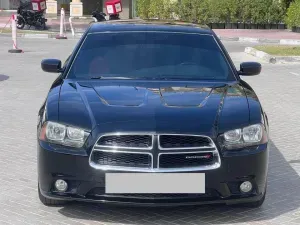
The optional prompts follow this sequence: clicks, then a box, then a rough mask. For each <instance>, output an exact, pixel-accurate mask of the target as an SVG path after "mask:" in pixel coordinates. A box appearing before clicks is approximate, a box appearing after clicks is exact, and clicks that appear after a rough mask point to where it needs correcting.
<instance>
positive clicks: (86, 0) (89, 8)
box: [81, 0, 103, 15]
mask: <svg viewBox="0 0 300 225" xmlns="http://www.w3.org/2000/svg"><path fill="white" fill-rule="evenodd" d="M81 2H82V3H83V14H84V15H91V13H92V12H93V11H95V10H96V9H97V7H98V5H99V10H102V6H103V2H102V0H81Z"/></svg>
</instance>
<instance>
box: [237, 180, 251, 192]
mask: <svg viewBox="0 0 300 225" xmlns="http://www.w3.org/2000/svg"><path fill="white" fill-rule="evenodd" d="M240 190H241V192H244V193H248V192H250V191H251V190H252V184H251V182H250V181H245V182H243V183H242V184H241V185H240Z"/></svg>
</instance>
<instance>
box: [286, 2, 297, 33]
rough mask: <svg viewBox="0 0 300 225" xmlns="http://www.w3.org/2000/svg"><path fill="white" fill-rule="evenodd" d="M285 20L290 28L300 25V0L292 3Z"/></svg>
mask: <svg viewBox="0 0 300 225" xmlns="http://www.w3.org/2000/svg"><path fill="white" fill-rule="evenodd" d="M285 22H286V24H287V25H288V27H289V28H292V27H297V26H300V0H296V1H295V2H292V3H291V4H290V7H289V8H288V10H287V15H286V18H285Z"/></svg>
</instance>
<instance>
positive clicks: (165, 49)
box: [68, 31, 234, 80]
mask: <svg viewBox="0 0 300 225" xmlns="http://www.w3.org/2000/svg"><path fill="white" fill-rule="evenodd" d="M100 76H101V77H128V78H142V79H176V78H178V79H184V78H185V79H200V80H201V79H205V80H206V79H207V80H233V79H234V76H233V74H232V71H231V69H230V67H229V64H228V62H227V61H226V59H225V56H224V55H223V53H222V51H221V50H220V47H219V46H218V44H217V43H216V41H215V39H214V38H213V36H212V35H201V34H192V33H172V32H143V31H141V32H117V33H95V34H89V35H88V36H87V38H86V40H85V41H84V43H83V45H82V47H81V49H80V50H79V52H78V54H77V56H76V58H75V60H74V62H73V64H72V66H71V68H70V70H69V73H68V78H80V79H91V78H95V77H100Z"/></svg>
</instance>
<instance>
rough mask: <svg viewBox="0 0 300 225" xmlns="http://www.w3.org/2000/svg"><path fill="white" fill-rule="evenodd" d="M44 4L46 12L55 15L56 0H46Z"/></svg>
mask: <svg viewBox="0 0 300 225" xmlns="http://www.w3.org/2000/svg"><path fill="white" fill-rule="evenodd" d="M46 5H47V9H46V13H47V14H55V15H57V1H56V0H47V1H46Z"/></svg>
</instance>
